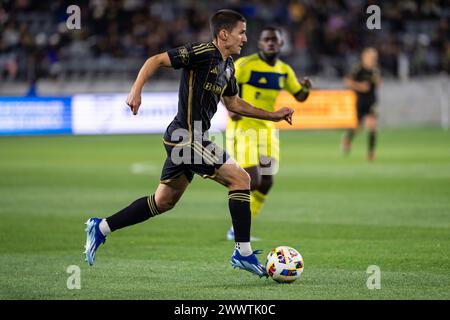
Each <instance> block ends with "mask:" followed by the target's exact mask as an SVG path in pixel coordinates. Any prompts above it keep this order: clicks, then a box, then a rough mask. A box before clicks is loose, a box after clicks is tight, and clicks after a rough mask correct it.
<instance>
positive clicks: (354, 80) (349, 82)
mask: <svg viewBox="0 0 450 320" xmlns="http://www.w3.org/2000/svg"><path fill="white" fill-rule="evenodd" d="M377 61H378V53H377V51H376V50H375V49H374V48H370V47H368V48H365V49H364V50H363V51H362V53H361V63H360V64H357V65H356V66H354V67H353V69H352V71H351V73H350V74H349V75H348V76H346V77H345V78H344V83H345V85H346V86H347V87H349V88H350V89H352V90H354V91H355V92H356V109H357V115H358V128H359V127H360V126H361V125H362V124H363V122H364V124H365V127H366V129H367V131H368V143H367V144H368V150H367V159H368V160H369V161H373V160H375V144H376V134H377V132H376V130H377V115H376V112H375V107H376V103H377V97H376V89H377V87H378V86H379V85H380V84H381V81H382V80H381V77H380V72H379V71H378V68H377ZM355 133H356V130H354V129H350V130H348V131H347V132H346V133H345V134H344V137H343V139H342V150H343V152H344V153H345V154H348V153H349V152H350V148H351V143H352V140H353V137H354V135H355Z"/></svg>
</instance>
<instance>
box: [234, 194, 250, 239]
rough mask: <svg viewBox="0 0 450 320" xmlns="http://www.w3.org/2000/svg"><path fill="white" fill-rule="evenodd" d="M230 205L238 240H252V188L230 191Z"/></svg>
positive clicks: (235, 237)
mask: <svg viewBox="0 0 450 320" xmlns="http://www.w3.org/2000/svg"><path fill="white" fill-rule="evenodd" d="M228 199H229V201H228V207H229V208H230V214H231V220H232V223H233V229H234V240H235V241H236V242H250V226H251V220H252V216H251V213H250V190H233V191H230V192H228Z"/></svg>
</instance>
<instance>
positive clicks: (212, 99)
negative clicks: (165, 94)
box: [164, 42, 238, 143]
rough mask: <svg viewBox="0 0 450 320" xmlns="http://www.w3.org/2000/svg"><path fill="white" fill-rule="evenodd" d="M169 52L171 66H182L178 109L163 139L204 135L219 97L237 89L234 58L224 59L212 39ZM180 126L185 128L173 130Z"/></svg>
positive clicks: (178, 140) (191, 137)
mask: <svg viewBox="0 0 450 320" xmlns="http://www.w3.org/2000/svg"><path fill="white" fill-rule="evenodd" d="M168 54H169V58H170V61H171V64H172V67H173V68H175V69H179V68H182V69H183V70H182V75H181V80H180V88H179V96H178V113H177V115H176V116H175V118H174V119H173V121H172V122H171V123H170V125H169V126H168V127H167V130H166V132H165V134H164V140H165V141H166V142H169V143H170V142H171V143H177V142H187V139H188V140H189V141H192V139H193V135H195V136H200V135H203V133H204V132H205V131H207V130H208V129H209V128H210V126H211V118H212V117H213V116H214V114H215V113H216V111H217V104H218V103H219V101H220V97H221V96H234V95H236V94H237V93H238V87H237V83H236V78H235V75H234V74H235V70H234V63H233V59H232V58H231V57H228V58H227V59H226V60H223V58H222V55H221V53H220V51H219V49H218V48H217V47H216V46H215V45H214V44H213V43H212V42H208V43H190V44H187V45H185V46H182V47H179V48H175V49H171V50H169V51H168ZM180 128H181V129H184V130H177V131H175V130H176V129H180ZM180 132H181V135H180ZM183 132H184V133H185V134H187V135H188V136H186V135H185V134H183Z"/></svg>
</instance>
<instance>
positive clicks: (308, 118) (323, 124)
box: [275, 90, 357, 129]
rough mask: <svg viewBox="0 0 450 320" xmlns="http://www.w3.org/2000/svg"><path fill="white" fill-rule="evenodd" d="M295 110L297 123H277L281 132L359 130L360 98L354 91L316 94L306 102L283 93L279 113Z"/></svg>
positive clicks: (319, 91)
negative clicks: (281, 110) (357, 103)
mask: <svg viewBox="0 0 450 320" xmlns="http://www.w3.org/2000/svg"><path fill="white" fill-rule="evenodd" d="M281 107H291V108H294V109H295V113H294V116H293V123H292V126H290V125H289V124H288V123H287V122H285V121H280V122H277V124H276V126H277V128H279V129H337V128H355V127H356V125H357V117H356V96H355V94H354V93H353V92H352V91H350V90H312V91H311V93H310V95H309V97H308V99H307V100H306V101H305V102H298V101H297V100H295V98H294V97H292V95H290V94H289V93H287V92H285V91H283V92H281V93H280V95H279V96H278V98H277V102H276V105H275V108H276V109H279V108H281Z"/></svg>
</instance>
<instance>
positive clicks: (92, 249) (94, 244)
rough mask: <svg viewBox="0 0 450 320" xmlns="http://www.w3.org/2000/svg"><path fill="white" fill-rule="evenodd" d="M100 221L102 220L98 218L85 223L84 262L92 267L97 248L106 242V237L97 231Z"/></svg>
mask: <svg viewBox="0 0 450 320" xmlns="http://www.w3.org/2000/svg"><path fill="white" fill-rule="evenodd" d="M101 221H102V219H99V218H90V219H89V220H88V221H86V225H87V227H86V230H85V231H86V246H85V249H86V251H85V252H84V253H85V254H86V259H85V261H87V263H88V264H89V265H90V266H92V265H94V261H95V254H96V253H97V249H98V247H99V246H100V245H101V244H102V243H105V241H106V237H105V236H104V235H103V234H102V232H101V231H100V229H99V225H100V222H101Z"/></svg>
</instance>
